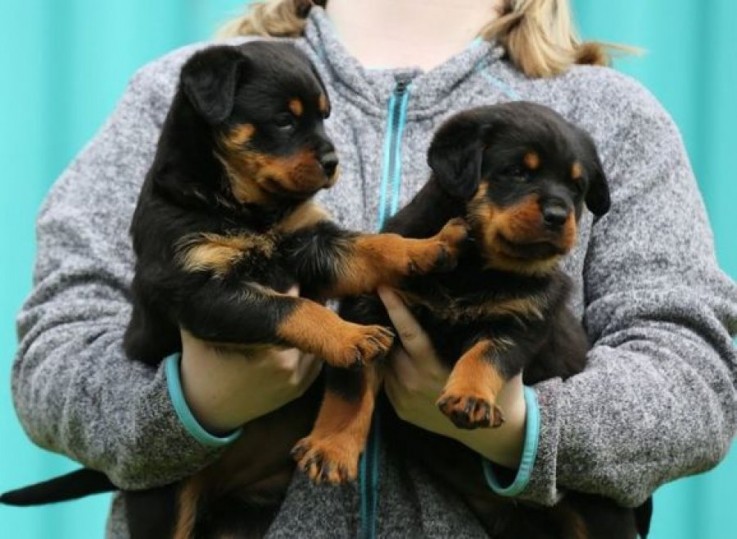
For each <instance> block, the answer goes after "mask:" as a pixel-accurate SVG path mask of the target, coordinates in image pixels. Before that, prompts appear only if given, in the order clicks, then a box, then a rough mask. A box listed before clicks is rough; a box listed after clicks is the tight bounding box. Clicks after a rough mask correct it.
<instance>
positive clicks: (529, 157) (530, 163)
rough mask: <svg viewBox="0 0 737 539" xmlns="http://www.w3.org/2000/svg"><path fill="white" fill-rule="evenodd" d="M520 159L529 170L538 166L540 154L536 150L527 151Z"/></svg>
mask: <svg viewBox="0 0 737 539" xmlns="http://www.w3.org/2000/svg"><path fill="white" fill-rule="evenodd" d="M522 161H523V162H524V164H525V166H526V167H527V168H529V169H530V170H537V169H538V168H540V156H539V155H538V153H537V152H527V153H526V154H525V156H524V158H523V159H522Z"/></svg>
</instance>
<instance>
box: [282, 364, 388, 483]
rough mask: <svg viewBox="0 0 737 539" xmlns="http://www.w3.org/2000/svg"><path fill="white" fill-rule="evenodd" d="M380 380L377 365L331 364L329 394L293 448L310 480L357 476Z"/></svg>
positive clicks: (333, 480)
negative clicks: (342, 366)
mask: <svg viewBox="0 0 737 539" xmlns="http://www.w3.org/2000/svg"><path fill="white" fill-rule="evenodd" d="M379 383H380V381H379V375H378V372H377V366H376V365H369V366H367V367H365V368H364V369H362V370H360V371H355V370H353V371H349V370H342V369H331V368H329V367H328V370H327V380H326V384H327V387H326V392H325V397H324V400H323V402H322V406H321V408H320V412H319V414H318V416H317V421H316V422H315V426H314V428H313V429H312V432H311V433H310V435H309V436H307V437H306V438H303V439H302V440H300V441H299V442H298V443H297V445H296V446H295V447H294V450H293V451H292V455H293V456H294V458H295V460H296V461H297V465H298V466H299V468H300V469H301V470H302V471H304V472H305V473H306V474H307V475H308V476H309V477H310V479H312V480H313V481H315V482H317V483H323V482H326V483H331V484H339V483H344V482H347V481H354V480H355V479H356V477H357V476H358V459H359V457H360V456H361V453H362V452H363V450H364V448H365V447H366V439H367V438H368V433H369V429H370V427H371V417H372V415H373V411H374V402H375V397H376V392H377V391H378V388H379Z"/></svg>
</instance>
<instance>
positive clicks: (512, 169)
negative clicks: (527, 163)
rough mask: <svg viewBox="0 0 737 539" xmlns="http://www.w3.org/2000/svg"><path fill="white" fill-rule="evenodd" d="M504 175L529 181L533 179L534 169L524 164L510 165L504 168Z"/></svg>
mask: <svg viewBox="0 0 737 539" xmlns="http://www.w3.org/2000/svg"><path fill="white" fill-rule="evenodd" d="M502 175H503V176H506V177H508V178H510V179H512V180H515V181H520V182H528V181H530V180H531V179H532V171H531V170H529V169H528V168H526V167H523V166H522V165H510V166H508V167H506V168H504V169H502Z"/></svg>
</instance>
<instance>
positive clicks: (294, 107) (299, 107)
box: [289, 97, 305, 118]
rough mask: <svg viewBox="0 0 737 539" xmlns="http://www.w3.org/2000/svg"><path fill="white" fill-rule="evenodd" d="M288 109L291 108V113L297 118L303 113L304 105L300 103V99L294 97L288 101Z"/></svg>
mask: <svg viewBox="0 0 737 539" xmlns="http://www.w3.org/2000/svg"><path fill="white" fill-rule="evenodd" d="M289 110H291V111H292V114H294V115H295V116H297V117H298V118H299V117H300V116H302V114H303V113H304V111H305V107H304V105H303V104H302V101H300V100H299V99H297V98H296V97H295V98H294V99H292V100H290V101H289Z"/></svg>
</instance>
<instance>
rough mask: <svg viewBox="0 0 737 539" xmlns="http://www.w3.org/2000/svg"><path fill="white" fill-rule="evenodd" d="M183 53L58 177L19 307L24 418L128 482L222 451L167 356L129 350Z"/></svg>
mask: <svg viewBox="0 0 737 539" xmlns="http://www.w3.org/2000/svg"><path fill="white" fill-rule="evenodd" d="M181 56H182V55H181V54H179V55H177V57H175V58H169V59H167V60H165V61H158V62H157V63H155V64H153V65H150V66H148V67H146V68H144V69H142V70H141V71H140V72H139V73H137V74H136V76H135V77H134V78H133V79H132V81H131V83H130V84H129V86H128V88H127V90H126V92H125V94H124V96H123V97H122V100H121V101H120V103H119V104H118V106H117V108H116V110H115V112H114V113H113V114H112V116H111V117H110V118H109V120H108V121H107V123H106V124H105V125H104V126H103V128H102V129H101V131H100V132H99V133H98V134H97V135H96V136H95V138H94V139H93V140H92V141H91V143H90V144H89V145H88V146H87V147H86V148H85V149H84V150H83V151H82V152H81V153H80V155H79V156H78V157H77V158H76V160H75V161H74V162H73V163H72V164H71V165H70V166H69V168H68V169H67V170H66V171H65V172H64V173H63V175H62V176H61V177H60V178H59V179H58V181H57V182H56V183H55V185H54V186H53V188H52V189H51V192H50V193H49V195H48V197H47V199H46V201H45V203H44V205H43V207H42V210H41V212H40V215H39V218H38V222H37V242H38V251H37V260H36V267H35V273H34V284H33V289H32V292H31V294H30V296H29V297H28V299H27V301H26V302H25V304H24V306H23V307H22V310H21V312H20V314H19V316H18V326H17V327H18V335H19V342H20V344H19V348H18V353H17V357H16V359H15V362H14V365H13V371H12V393H13V398H14V404H15V407H16V410H17V414H18V417H19V418H20V421H21V423H22V425H23V427H24V428H25V430H26V432H27V433H28V435H29V436H30V437H31V439H32V440H33V441H34V442H35V443H37V444H38V445H40V446H42V447H44V448H47V449H50V450H52V451H56V452H59V453H63V454H65V455H67V456H69V457H71V458H72V459H75V460H77V461H79V462H81V463H82V464H84V465H86V466H89V467H91V468H94V469H98V470H102V471H104V472H105V473H107V474H108V476H109V477H110V478H111V479H112V481H113V482H114V483H115V484H117V485H118V486H120V487H122V488H126V489H137V488H147V487H151V486H154V485H160V484H165V483H169V482H171V481H173V480H175V479H178V478H180V477H182V476H185V475H187V474H189V473H191V472H193V471H194V470H196V469H198V468H199V467H201V466H203V465H204V464H206V463H207V462H209V461H211V460H212V459H214V458H215V457H216V456H217V454H218V452H219V451H218V449H217V447H216V446H217V445H218V444H207V443H202V440H199V439H197V438H196V437H194V436H192V434H190V432H188V431H187V430H186V428H185V427H184V426H183V425H182V423H181V421H180V419H179V418H178V415H177V411H176V410H175V408H174V405H173V403H172V399H171V398H170V394H169V391H168V388H167V373H166V369H165V364H164V363H163V362H162V364H161V365H160V366H159V368H151V367H148V366H146V365H144V364H143V363H140V362H134V361H130V360H129V359H127V358H126V357H125V355H124V353H123V349H122V338H123V333H124V331H125V327H126V324H127V322H128V317H129V315H130V303H129V299H130V298H129V291H128V290H129V284H130V280H131V278H132V272H133V253H132V249H131V245H130V239H129V236H128V227H129V222H130V218H131V215H132V212H133V209H134V207H135V203H136V199H137V196H138V191H139V188H140V185H141V182H142V181H143V177H144V175H145V173H146V170H147V168H148V166H149V165H150V163H151V161H152V159H153V154H154V149H155V145H156V142H157V138H158V134H159V131H160V127H161V123H162V122H163V119H164V116H165V113H166V109H167V108H168V104H169V100H170V99H171V95H172V94H173V90H174V84H175V80H176V75H175V73H176V72H177V69H175V67H174V66H173V65H172V62H173V63H181V61H182V60H181Z"/></svg>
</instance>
